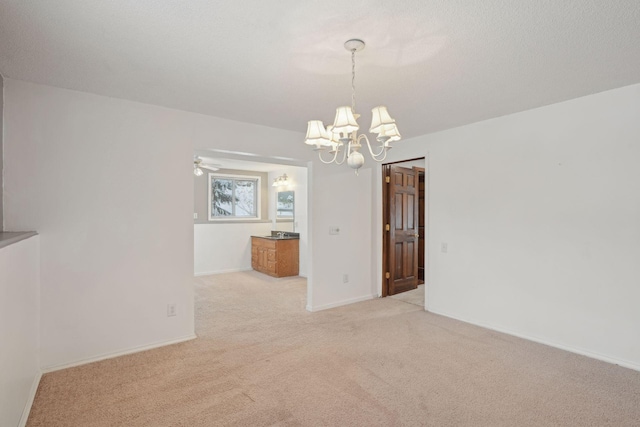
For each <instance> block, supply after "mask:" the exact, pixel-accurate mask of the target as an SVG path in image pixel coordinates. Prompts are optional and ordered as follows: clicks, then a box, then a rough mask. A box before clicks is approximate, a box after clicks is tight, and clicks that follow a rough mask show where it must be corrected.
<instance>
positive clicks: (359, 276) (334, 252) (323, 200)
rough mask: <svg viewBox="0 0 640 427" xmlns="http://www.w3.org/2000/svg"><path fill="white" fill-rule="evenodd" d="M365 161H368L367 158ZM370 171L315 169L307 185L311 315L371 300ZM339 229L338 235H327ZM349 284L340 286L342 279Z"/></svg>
mask: <svg viewBox="0 0 640 427" xmlns="http://www.w3.org/2000/svg"><path fill="white" fill-rule="evenodd" d="M369 160H370V159H369ZM371 180H372V172H371V169H370V168H362V169H360V175H359V176H356V175H355V173H354V172H353V170H352V169H349V168H348V167H347V166H346V165H342V166H335V165H331V166H326V165H317V166H316V167H315V168H314V173H313V181H312V183H311V190H310V193H311V197H312V200H311V210H312V211H311V218H310V230H311V234H312V237H313V241H312V243H311V250H312V256H311V259H312V276H313V287H312V290H311V291H312V292H311V295H310V298H309V301H308V302H307V303H308V306H307V308H308V309H309V310H311V311H316V310H322V309H325V308H331V307H335V306H338V305H343V304H348V303H351V302H357V301H363V300H366V299H370V298H374V297H375V296H377V293H376V286H375V283H376V276H374V271H373V264H374V260H373V247H372V241H373V240H372V227H373V226H372V215H371V206H372V200H373V198H372V186H371ZM332 227H338V228H339V229H340V232H339V234H337V235H331V234H329V229H330V228H332ZM344 274H347V275H348V276H349V282H348V283H343V275H344Z"/></svg>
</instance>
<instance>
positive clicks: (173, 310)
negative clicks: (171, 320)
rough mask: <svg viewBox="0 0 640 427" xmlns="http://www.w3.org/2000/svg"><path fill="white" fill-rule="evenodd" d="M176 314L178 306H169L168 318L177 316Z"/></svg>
mask: <svg viewBox="0 0 640 427" xmlns="http://www.w3.org/2000/svg"><path fill="white" fill-rule="evenodd" d="M176 314H177V313H176V304H175V303H173V304H167V317H172V316H175V315H176Z"/></svg>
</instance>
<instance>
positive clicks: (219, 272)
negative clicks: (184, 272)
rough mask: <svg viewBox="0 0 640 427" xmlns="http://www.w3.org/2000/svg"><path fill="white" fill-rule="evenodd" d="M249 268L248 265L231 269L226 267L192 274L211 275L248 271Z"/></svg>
mask: <svg viewBox="0 0 640 427" xmlns="http://www.w3.org/2000/svg"><path fill="white" fill-rule="evenodd" d="M249 270H251V267H249V268H231V269H228V270H215V271H199V272H197V273H193V276H194V277H200V276H213V275H214V274H223V273H237V272H239V271H249Z"/></svg>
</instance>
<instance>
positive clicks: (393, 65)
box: [0, 0, 640, 138]
mask: <svg viewBox="0 0 640 427" xmlns="http://www.w3.org/2000/svg"><path fill="white" fill-rule="evenodd" d="M354 37H357V38H362V39H363V40H365V42H366V43H367V47H366V49H365V50H364V51H363V52H361V53H359V54H358V55H357V57H356V58H357V76H356V87H357V110H358V111H359V112H360V113H362V115H363V117H362V118H361V119H360V121H361V126H362V127H363V128H364V127H367V128H368V127H369V126H368V124H369V120H370V111H369V110H370V109H371V108H372V107H374V106H376V105H379V104H384V105H387V107H388V108H389V111H390V112H391V114H392V115H393V116H394V117H395V118H396V120H397V122H398V125H399V128H400V131H401V132H402V134H403V136H404V137H405V138H406V137H411V136H416V135H420V134H424V133H428V132H432V131H436V130H441V129H445V128H450V127H454V126H458V125H462V124H466V123H471V122H475V121H478V120H482V119H486V118H490V117H497V116H501V115H504V114H509V113H513V112H516V111H522V110H526V109H529V108H532V107H537V106H541V105H546V104H550V103H554V102H558V101H562V100H566V99H571V98H575V97H578V96H582V95H587V94H590V93H594V92H599V91H603V90H607V89H611V88H615V87H620V86H625V85H628V84H633V83H638V82H640V1H638V0H617V1H599V0H562V1H551V0H547V1H532V0H483V1H478V0H439V1H432V0H397V1H365V0H352V1H344V0H326V1H302V0H278V1H277V2H275V1H264V0H243V1H237V0H236V1H232V0H218V1H212V0H190V1H176V0H137V1H130V2H124V1H103V0H57V1H47V0H40V1H36V0H0V72H1V73H2V74H3V75H4V76H5V77H8V78H13V79H19V80H27V81H32V82H37V83H43V84H48V85H52V86H59V87H64V88H70V89H76V90H81V91H86V92H92V93H96V94H101V95H107V96H112V97H117V98H125V99H131V100H135V101H141V102H145V103H151V104H157V105H163V106H167V107H172V108H178V109H182V110H187V111H195V112H200V113H204V114H210V115H214V116H219V117H224V118H229V119H233V120H240V121H245V122H251V123H257V124H261V125H266V126H271V127H276V128H283V129H290V130H296V131H300V132H304V131H305V129H306V122H307V120H310V119H321V120H323V121H325V123H327V122H329V121H331V120H332V119H333V115H334V112H335V108H336V107H338V106H340V105H348V104H349V103H350V80H351V79H350V75H349V74H350V71H351V64H350V54H349V53H348V52H347V51H345V50H344V48H343V47H342V44H343V42H344V41H345V40H347V39H349V38H354Z"/></svg>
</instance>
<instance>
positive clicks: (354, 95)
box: [351, 49, 356, 114]
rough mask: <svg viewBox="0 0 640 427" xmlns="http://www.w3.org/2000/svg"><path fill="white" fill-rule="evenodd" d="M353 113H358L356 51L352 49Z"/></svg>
mask: <svg viewBox="0 0 640 427" xmlns="http://www.w3.org/2000/svg"><path fill="white" fill-rule="evenodd" d="M351 111H352V112H353V113H354V114H355V112H356V50H355V49H351Z"/></svg>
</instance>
